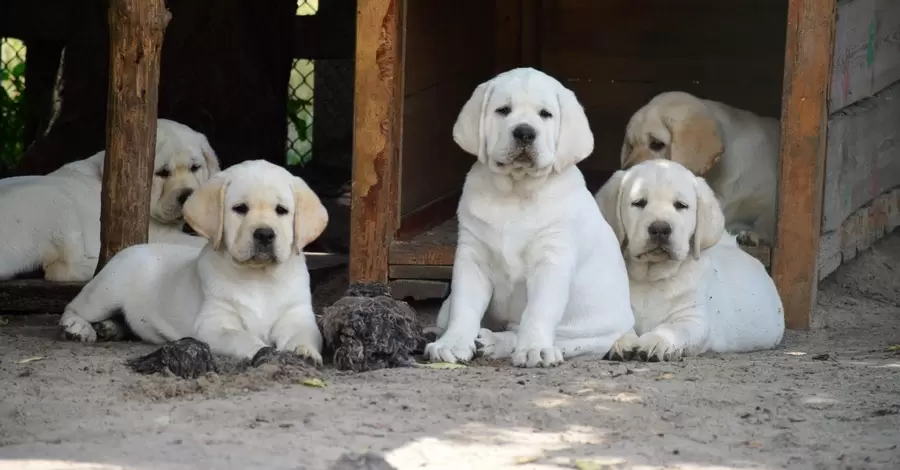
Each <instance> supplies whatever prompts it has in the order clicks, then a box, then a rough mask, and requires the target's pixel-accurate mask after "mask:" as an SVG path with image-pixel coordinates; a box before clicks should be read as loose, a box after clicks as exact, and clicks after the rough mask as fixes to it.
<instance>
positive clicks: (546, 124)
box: [425, 68, 634, 367]
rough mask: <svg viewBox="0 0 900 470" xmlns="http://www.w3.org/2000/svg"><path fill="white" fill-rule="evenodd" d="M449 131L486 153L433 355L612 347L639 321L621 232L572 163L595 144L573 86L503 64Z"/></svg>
mask: <svg viewBox="0 0 900 470" xmlns="http://www.w3.org/2000/svg"><path fill="white" fill-rule="evenodd" d="M453 138H454V140H455V141H456V143H457V144H458V145H459V146H460V147H461V148H462V149H463V150H465V151H466V152H468V153H470V154H472V155H475V156H477V157H478V161H477V162H475V164H474V165H473V166H472V169H471V170H470V171H469V173H468V175H467V176H466V181H465V184H464V186H463V193H462V199H461V200H460V202H459V209H458V216H459V239H458V244H457V248H456V258H455V260H454V264H453V280H452V282H451V292H450V297H449V298H448V299H447V300H446V301H445V302H444V304H443V305H442V307H441V310H440V314H439V316H438V320H437V328H436V330H437V332H438V333H442V335H441V336H440V337H439V338H438V339H437V341H435V342H434V343H431V344H428V345H427V346H426V350H425V353H426V355H427V356H428V357H429V358H430V359H431V360H434V361H446V362H457V361H467V360H469V359H471V358H472V357H473V355H474V354H475V353H476V345H477V347H478V352H479V353H480V354H484V355H487V356H490V357H492V358H495V359H499V358H507V357H511V358H512V362H513V364H515V365H517V366H527V367H534V366H554V365H557V364H560V363H561V362H563V360H564V358H571V357H575V356H578V355H581V354H599V355H603V354H606V353H607V351H609V349H610V347H611V346H612V344H613V342H614V341H615V340H616V339H617V338H619V337H620V336H621V335H622V334H623V333H625V332H626V331H628V330H630V329H631V328H632V326H633V324H634V317H633V315H632V312H631V306H630V305H629V300H628V278H627V274H626V271H625V264H624V262H623V260H622V256H621V255H620V254H619V250H618V243H617V241H616V239H615V235H614V234H613V232H612V229H610V227H609V224H607V223H606V221H605V220H603V217H602V216H601V215H600V211H599V210H598V209H597V205H596V203H595V202H594V200H593V198H592V196H591V193H590V192H589V191H588V190H587V187H586V186H585V182H584V177H583V176H582V174H581V171H580V170H579V169H578V168H577V167H576V166H575V164H576V163H578V162H579V161H581V160H583V159H584V158H586V157H587V156H588V155H590V153H591V152H592V151H593V148H594V138H593V134H592V133H591V129H590V126H589V125H588V121H587V117H586V116H585V114H584V109H583V108H582V107H581V104H579V103H578V101H577V99H576V98H575V94H574V93H572V91H570V90H568V89H566V88H565V87H563V85H562V84H560V83H559V82H558V81H557V80H556V79H554V78H552V77H550V76H548V75H546V74H544V73H542V72H540V71H538V70H535V69H531V68H519V69H514V70H510V71H508V72H504V73H502V74H500V75H498V76H496V77H494V78H493V79H492V80H490V81H488V82H485V83H482V84H481V85H479V86H478V87H477V88H476V89H475V92H474V93H473V94H472V97H471V98H470V99H469V101H468V102H467V103H466V104H465V105H464V106H463V108H462V111H461V112H460V114H459V117H458V119H457V121H456V124H455V125H454V127H453ZM482 320H484V321H485V326H492V327H493V330H491V329H486V328H481V325H482Z"/></svg>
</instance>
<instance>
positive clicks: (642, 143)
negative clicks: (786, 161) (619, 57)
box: [621, 91, 781, 245]
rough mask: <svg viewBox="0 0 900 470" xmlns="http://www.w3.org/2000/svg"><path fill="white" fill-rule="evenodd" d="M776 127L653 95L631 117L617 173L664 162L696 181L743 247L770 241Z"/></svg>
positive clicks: (678, 97)
mask: <svg viewBox="0 0 900 470" xmlns="http://www.w3.org/2000/svg"><path fill="white" fill-rule="evenodd" d="M780 132H781V131H780V128H779V123H778V120H777V119H775V118H770V117H761V116H757V115H755V114H753V113H751V112H749V111H744V110H740V109H736V108H732V107H730V106H728V105H726V104H723V103H719V102H717V101H710V100H701V99H699V98H697V97H695V96H693V95H689V94H687V93H683V92H677V91H673V92H666V93H662V94H659V95H657V96H656V97H655V98H653V99H652V100H650V102H649V103H647V104H646V105H645V106H644V107H642V108H641V109H639V110H638V111H637V112H636V113H634V115H633V116H632V117H631V120H630V121H629V122H628V127H627V129H626V131H625V142H624V143H623V144H622V156H621V162H622V168H624V169H627V168H629V167H630V166H632V165H634V164H637V163H639V162H642V161H645V160H649V159H652V158H664V159H667V160H672V161H675V162H678V163H681V164H682V165H684V166H686V167H687V168H688V169H690V170H691V171H692V172H694V174H696V175H702V176H704V177H705V178H706V180H707V181H708V182H709V185H710V186H711V187H712V189H713V191H714V192H715V193H716V194H717V195H718V196H719V197H720V198H721V200H722V210H723V212H724V214H725V228H726V229H728V231H729V232H731V233H737V234H738V236H739V238H738V239H739V240H740V241H741V243H744V244H751V245H757V244H759V237H763V238H764V239H765V240H767V241H768V242H769V243H772V242H774V240H775V210H776V209H775V204H776V199H775V197H776V193H777V190H778V186H777V185H778V183H777V174H778V144H779V136H780Z"/></svg>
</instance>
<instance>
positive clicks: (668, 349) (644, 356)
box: [635, 332, 681, 362]
mask: <svg viewBox="0 0 900 470" xmlns="http://www.w3.org/2000/svg"><path fill="white" fill-rule="evenodd" d="M635 355H636V356H637V357H638V359H640V360H642V361H646V362H660V361H678V360H680V359H681V349H679V348H677V347H676V346H675V345H674V344H672V342H671V341H669V340H667V339H666V338H663V337H662V336H660V335H658V334H656V333H652V332H651V333H646V334H644V335H642V336H641V337H640V338H638V341H637V350H636V351H635Z"/></svg>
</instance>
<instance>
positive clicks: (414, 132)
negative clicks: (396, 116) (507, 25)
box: [360, 0, 494, 217]
mask: <svg viewBox="0 0 900 470" xmlns="http://www.w3.org/2000/svg"><path fill="white" fill-rule="evenodd" d="M485 4H489V5H490V6H486V5H485ZM492 7H493V2H485V1H483V0H456V1H453V2H436V1H430V0H408V1H407V2H406V20H405V25H406V38H405V40H404V44H405V51H404V56H405V57H404V59H405V67H404V76H403V80H404V84H403V87H404V89H405V92H404V105H403V108H404V109H403V142H402V151H401V169H400V215H401V217H404V216H407V215H409V214H410V213H412V212H413V211H415V210H417V209H421V208H422V207H424V206H426V205H428V204H429V203H433V202H435V201H437V200H439V199H441V198H444V197H448V196H451V197H452V196H453V195H454V194H456V193H458V192H459V191H461V189H462V183H463V179H464V178H465V174H466V172H467V171H468V170H469V168H470V167H471V166H472V163H473V162H474V159H475V157H473V156H471V155H468V154H466V153H465V152H463V151H462V150H460V148H459V147H458V146H457V145H456V143H454V142H453V135H452V129H453V123H454V122H455V121H456V116H457V115H458V114H459V110H460V109H461V108H462V106H463V104H464V103H465V102H466V100H467V99H469V96H471V94H472V91H473V90H474V89H475V87H476V86H477V85H478V84H479V83H481V82H483V81H486V80H488V79H490V78H491V77H492V76H493V75H494V68H493V67H494V65H493V64H494V57H493V46H492V45H493V40H494V29H493V25H494V17H493V8H492ZM479 12H480V13H479ZM360 98H364V97H360Z"/></svg>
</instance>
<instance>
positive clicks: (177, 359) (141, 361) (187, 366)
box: [127, 338, 217, 379]
mask: <svg viewBox="0 0 900 470" xmlns="http://www.w3.org/2000/svg"><path fill="white" fill-rule="evenodd" d="M127 364H128V367H131V369H132V370H134V371H135V372H137V373H138V374H159V373H163V374H165V373H171V374H173V375H175V376H177V377H181V378H182V379H196V378H197V377H200V376H202V375H206V374H209V373H214V372H217V370H216V369H217V368H216V360H215V358H214V357H213V355H212V352H211V351H210V350H209V346H208V345H207V344H206V343H204V342H202V341H198V340H196V339H194V338H182V339H180V340H178V341H172V342H171V343H167V344H164V345H163V346H162V347H161V348H159V349H157V350H156V351H153V352H152V353H150V354H147V355H146V356H141V357H137V358H134V359H131V360H129V361H128V363H127Z"/></svg>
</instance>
